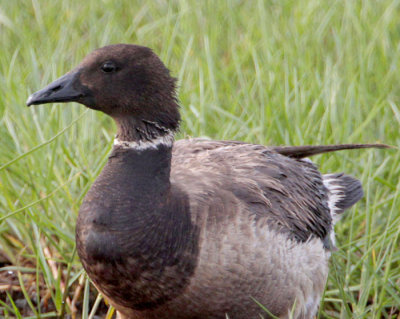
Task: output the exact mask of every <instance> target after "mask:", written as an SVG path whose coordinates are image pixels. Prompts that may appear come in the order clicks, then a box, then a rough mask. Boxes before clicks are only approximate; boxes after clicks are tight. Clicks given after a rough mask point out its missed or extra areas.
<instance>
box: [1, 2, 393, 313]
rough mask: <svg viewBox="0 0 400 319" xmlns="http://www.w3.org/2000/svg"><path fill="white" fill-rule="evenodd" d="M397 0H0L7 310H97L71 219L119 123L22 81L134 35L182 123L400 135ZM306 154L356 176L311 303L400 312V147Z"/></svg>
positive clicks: (301, 139) (53, 74) (237, 134)
mask: <svg viewBox="0 0 400 319" xmlns="http://www.w3.org/2000/svg"><path fill="white" fill-rule="evenodd" d="M399 2H400V1H397V0H381V1H353V0H349V1H336V0H332V1H320V0H300V1H286V0H280V1H275V0H271V1H222V0H221V1H184V0H181V1H178V0H176V1H168V2H167V1H161V0H158V1H111V0H103V1H98V0H88V1H82V0H79V1H78V0H76V1H75V0H71V1H67V0H64V1H40V0H31V1H22V0H16V1H7V0H0V43H1V44H0V46H1V49H0V140H1V147H0V251H2V254H1V255H4V258H3V257H1V255H0V262H2V264H3V265H5V268H3V269H0V315H3V316H5V317H20V318H22V317H27V316H33V317H39V316H40V317H42V318H46V317H51V316H54V315H55V314H56V313H57V314H65V313H66V314H71V313H73V314H77V315H78V317H79V316H82V317H83V318H89V317H90V318H93V315H94V313H95V311H96V307H97V306H99V307H100V308H105V306H104V305H103V304H102V303H101V302H100V301H101V299H100V297H97V294H96V292H95V290H93V289H92V290H90V289H89V281H88V280H87V278H86V277H85V276H84V275H83V272H82V267H81V265H80V263H79V260H78V257H77V256H76V254H75V248H74V247H75V246H74V225H75V220H76V216H77V213H78V209H79V205H80V203H81V201H82V198H83V196H84V195H85V193H86V191H87V190H88V188H89V187H90V185H91V184H92V183H93V181H94V179H95V178H96V176H97V174H98V173H99V171H100V170H101V168H102V166H103V165H104V163H105V161H106V160H107V154H108V152H109V151H110V148H111V141H112V139H113V134H114V128H115V127H114V125H113V123H112V121H111V120H110V119H109V118H107V117H106V116H105V115H103V114H100V113H96V112H92V111H86V110H85V108H84V107H82V106H78V105H77V104H72V103H69V104H62V105H61V104H58V105H46V106H35V107H31V108H29V109H28V108H26V106H25V101H26V99H27V97H28V95H29V94H30V93H32V92H33V91H35V90H37V89H39V88H41V87H43V86H44V85H45V84H47V83H49V82H50V81H52V80H54V79H56V78H57V77H59V76H60V75H62V74H64V73H65V72H66V71H68V70H70V69H71V68H72V67H74V66H75V65H76V64H77V63H78V62H79V61H80V60H81V59H82V58H83V57H84V56H85V55H86V54H87V53H88V52H90V51H91V50H93V49H94V48H97V47H100V46H102V45H105V44H110V43H119V42H125V43H138V44H142V45H146V46H149V47H152V48H153V49H154V51H155V52H156V53H157V54H159V55H160V56H161V58H162V60H163V61H164V62H165V63H166V65H167V66H168V67H169V68H170V69H171V70H172V73H173V74H174V75H175V76H176V77H178V79H179V86H180V87H179V97H180V101H181V105H182V109H181V111H182V115H183V125H182V130H181V134H180V137H184V136H208V137H211V138H218V139H238V140H244V141H248V142H252V143H262V144H266V145H279V144H292V145H300V144H328V143H363V142H384V143H387V144H391V145H395V146H398V145H399V144H400V72H399V71H400V70H399V63H400V46H399V43H400V3H399ZM314 160H315V161H316V162H317V163H318V164H319V165H320V168H321V171H322V172H336V171H345V172H348V173H350V174H352V175H354V176H357V177H359V178H360V179H361V180H362V183H363V185H364V188H365V197H364V199H363V200H362V201H361V202H360V203H359V204H357V205H356V207H355V208H353V209H351V210H350V211H349V212H348V213H347V214H346V217H345V218H344V219H343V220H342V221H341V222H340V223H339V224H338V225H337V239H338V246H339V250H338V251H337V252H335V253H334V254H333V258H332V261H331V271H330V276H329V280H328V284H327V288H326V292H325V295H324V299H323V301H322V303H321V310H320V314H319V317H320V318H399V316H400V314H399V313H400V288H399V287H400V249H399V243H400V238H399V235H400V197H399V193H400V183H399V176H400V164H399V163H400V152H399V151H398V150H362V151H349V152H340V153H336V154H329V155H323V156H319V157H316V158H314ZM8 272H12V273H8ZM2 280H3V281H4V280H6V281H7V280H8V281H7V282H6V283H7V285H8V286H7V285H6V286H7V289H6V288H5V287H4V286H5V284H4V282H2ZM10 282H11V283H12V284H10ZM6 291H7V292H6ZM74 296H75V298H76V301H77V303H75V304H76V306H77V309H78V310H73V309H71V304H73V303H74V302H73V298H74ZM96 298H97V299H96ZM21 300H22V301H21ZM24 300H25V301H24ZM95 300H96V301H95ZM40 304H41V306H38V305H40ZM46 304H47V305H48V306H47V307H46ZM21 305H24V307H22V306H21ZM93 307H94V308H93ZM24 308H25V309H24ZM100 308H99V310H98V311H99V313H100V312H101V311H103V312H102V313H104V312H105V311H106V310H104V309H103V310H100ZM2 312H3V314H1V313H2ZM111 313H112V311H110V312H109V316H111Z"/></svg>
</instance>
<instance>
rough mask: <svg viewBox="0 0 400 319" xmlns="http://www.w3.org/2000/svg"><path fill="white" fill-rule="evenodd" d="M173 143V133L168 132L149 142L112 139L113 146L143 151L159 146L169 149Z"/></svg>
mask: <svg viewBox="0 0 400 319" xmlns="http://www.w3.org/2000/svg"><path fill="white" fill-rule="evenodd" d="M173 142H174V133H173V132H172V131H168V133H167V134H165V135H164V136H159V137H157V138H155V139H153V140H149V141H140V140H139V141H121V140H119V139H118V138H116V139H114V145H115V146H119V147H122V148H125V149H132V150H137V151H143V150H148V149H157V148H158V147H159V146H160V145H164V146H167V147H171V146H172V143H173Z"/></svg>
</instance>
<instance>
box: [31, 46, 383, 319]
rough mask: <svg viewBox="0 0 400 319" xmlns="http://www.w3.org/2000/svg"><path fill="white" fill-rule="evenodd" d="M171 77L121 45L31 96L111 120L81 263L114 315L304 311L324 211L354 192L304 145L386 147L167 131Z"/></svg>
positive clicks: (328, 220)
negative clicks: (266, 142)
mask: <svg viewBox="0 0 400 319" xmlns="http://www.w3.org/2000/svg"><path fill="white" fill-rule="evenodd" d="M175 87H176V86H175V79H174V78H173V77H171V76H170V73H169V71H168V69H167V68H166V67H165V66H164V64H163V63H162V62H161V60H160V59H159V58H158V57H157V56H156V55H155V54H154V53H153V52H152V51H151V50H150V49H149V48H146V47H142V46H138V45H126V44H118V45H110V46H106V47H103V48H100V49H98V50H95V51H94V52H92V53H91V54H89V55H88V56H86V57H85V58H84V60H83V61H82V62H81V63H80V64H79V65H78V67H76V68H75V69H73V70H72V71H71V72H69V73H67V74H66V75H64V76H62V77H61V78H59V79H58V80H56V81H54V82H53V83H51V84H50V85H48V86H47V87H45V88H44V89H42V90H40V91H38V92H36V93H34V94H32V95H31V96H30V97H29V99H28V101H27V105H28V106H30V105H33V104H44V103H52V102H70V101H75V102H78V103H81V104H84V105H86V106H87V107H89V108H91V109H94V110H99V111H102V112H104V113H106V114H108V115H110V116H111V117H112V118H113V119H114V120H115V122H116V124H117V127H118V132H117V135H116V138H115V142H114V148H113V150H112V152H111V155H110V157H109V160H108V162H107V164H106V166H105V167H104V169H103V171H102V172H101V174H100V175H99V177H98V178H97V180H96V182H95V183H94V184H93V185H92V188H91V189H90V190H89V192H88V193H87V195H86V197H85V199H84V201H83V203H82V206H81V209H80V212H79V217H78V221H77V226H76V241H77V249H78V253H79V256H80V259H81V261H82V264H83V267H84V268H85V270H86V272H87V274H88V275H89V277H90V279H91V280H92V281H93V283H94V285H95V286H96V287H97V288H98V290H99V291H100V292H101V293H102V294H103V295H104V296H106V297H107V299H108V300H109V301H110V303H111V304H112V305H113V306H114V307H115V308H116V309H117V311H118V312H119V315H120V317H121V318H142V319H150V318H158V319H161V318H169V319H174V318H176V319H179V318H182V319H189V318H191V319H195V318H197V319H200V318H201V319H211V318H215V319H225V318H231V319H234V318H237V319H243V318H266V317H268V318H269V317H270V316H271V314H273V315H275V316H277V317H279V318H289V317H291V316H293V317H294V318H312V317H313V316H314V315H315V314H316V312H317V309H318V305H319V302H320V298H321V295H322V293H323V291H324V287H325V283H326V279H327V274H328V259H329V256H330V254H331V250H332V249H333V248H334V236H333V226H334V222H335V221H336V219H337V217H339V216H340V214H341V213H342V212H343V211H344V210H345V209H347V208H349V207H350V206H352V205H353V204H354V203H356V202H357V201H358V200H359V199H360V198H361V197H362V195H363V192H362V187H361V184H360V182H359V181H358V180H356V179H354V178H353V177H350V176H347V175H344V174H342V173H341V174H328V175H321V173H320V172H319V171H318V170H317V168H316V166H315V165H314V164H313V163H312V162H311V161H309V160H306V159H305V157H308V156H311V155H315V154H320V153H325V152H331V151H337V150H344V149H357V148H366V147H379V148H383V147H386V146H385V145H381V144H357V145H328V146H300V147H295V146H293V147H292V146H287V147H286V146H279V147H266V146H262V145H253V144H247V143H243V142H235V141H211V140H202V139H188V140H180V141H176V142H174V133H175V132H176V131H177V129H178V126H179V122H180V115H179V105H178V101H177V98H176V95H175ZM257 303H261V304H262V305H264V306H265V308H267V309H268V310H269V312H270V314H268V313H267V312H265V310H262V309H261V308H260V306H259V305H258V304H257Z"/></svg>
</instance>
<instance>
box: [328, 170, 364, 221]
mask: <svg viewBox="0 0 400 319" xmlns="http://www.w3.org/2000/svg"><path fill="white" fill-rule="evenodd" d="M323 183H324V185H325V187H326V188H327V189H328V192H329V194H328V206H329V208H330V210H331V214H332V219H333V222H334V223H335V222H336V221H337V220H338V218H339V217H340V216H339V215H340V214H341V213H343V212H344V211H345V210H346V209H348V208H350V207H351V206H353V205H354V204H355V203H357V202H358V201H359V200H360V199H361V198H362V197H363V195H364V192H363V189H362V186H361V183H360V181H359V180H358V179H355V178H354V177H351V176H349V175H345V174H343V173H339V174H326V175H323Z"/></svg>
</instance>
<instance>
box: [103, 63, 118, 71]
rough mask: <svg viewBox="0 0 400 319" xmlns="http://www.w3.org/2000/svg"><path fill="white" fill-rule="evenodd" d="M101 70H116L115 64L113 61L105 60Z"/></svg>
mask: <svg viewBox="0 0 400 319" xmlns="http://www.w3.org/2000/svg"><path fill="white" fill-rule="evenodd" d="M101 70H102V71H103V72H105V73H111V72H115V71H117V66H116V65H115V63H114V62H111V61H107V62H105V63H104V64H103V65H102V66H101Z"/></svg>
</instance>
